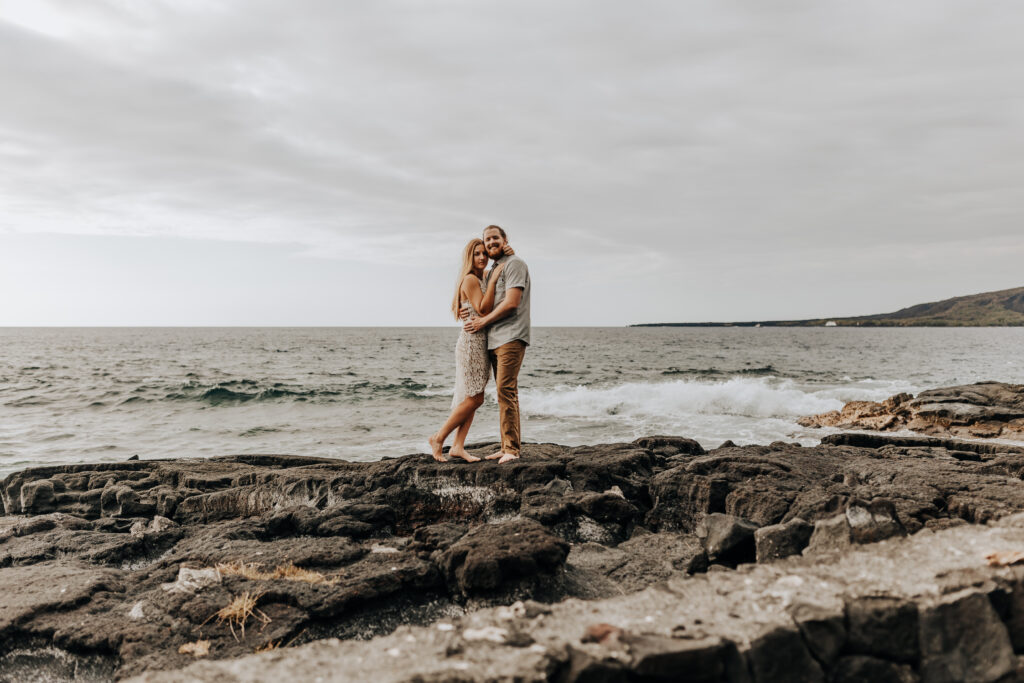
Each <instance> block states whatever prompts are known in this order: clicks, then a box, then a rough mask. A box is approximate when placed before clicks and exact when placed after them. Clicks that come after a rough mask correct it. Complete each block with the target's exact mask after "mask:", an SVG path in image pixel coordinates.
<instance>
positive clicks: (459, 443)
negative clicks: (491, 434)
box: [448, 394, 484, 462]
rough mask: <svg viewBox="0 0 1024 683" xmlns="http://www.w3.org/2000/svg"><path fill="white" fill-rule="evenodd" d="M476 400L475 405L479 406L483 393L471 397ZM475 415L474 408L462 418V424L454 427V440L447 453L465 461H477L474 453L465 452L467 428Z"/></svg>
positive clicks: (482, 399)
mask: <svg viewBox="0 0 1024 683" xmlns="http://www.w3.org/2000/svg"><path fill="white" fill-rule="evenodd" d="M471 398H472V399H474V400H475V401H476V407H477V408H479V407H480V406H481V405H483V403H484V395H483V394H478V395H477V396H473V397H471ZM475 416H476V410H474V411H473V412H472V413H470V414H469V416H468V417H467V418H466V419H465V420H463V422H462V424H460V425H459V426H458V427H456V428H455V441H453V442H452V447H451V450H449V451H448V454H449V455H451V456H454V457H456V458H462V459H463V460H465V461H466V462H478V461H479V460H480V458H478V457H476V456H475V455H470V454H469V453H467V452H466V437H467V436H469V428H470V426H471V425H472V424H473V418H474V417H475Z"/></svg>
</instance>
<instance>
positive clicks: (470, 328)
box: [462, 318, 486, 334]
mask: <svg viewBox="0 0 1024 683" xmlns="http://www.w3.org/2000/svg"><path fill="white" fill-rule="evenodd" d="M485 327H486V325H484V324H483V318H470V319H469V320H467V321H466V323H465V324H464V325H463V326H462V329H464V330H465V331H466V332H469V333H470V334H476V333H477V332H479V331H480V330H482V329H484V328H485Z"/></svg>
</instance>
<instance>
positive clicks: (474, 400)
mask: <svg viewBox="0 0 1024 683" xmlns="http://www.w3.org/2000/svg"><path fill="white" fill-rule="evenodd" d="M481 398H483V397H482V396H470V397H468V398H466V399H465V400H464V401H463V402H462V403H460V404H459V405H457V406H455V408H454V409H452V413H451V415H449V416H448V420H447V421H446V422H445V423H444V424H443V425H442V426H441V429H440V430H439V431H438V432H437V434H434V435H433V436H431V437H430V438H429V439H428V440H427V441H428V442H429V443H430V451H431V455H433V456H434V460H437V461H438V462H448V458H446V457H444V453H443V452H442V449H443V448H444V441H445V439H447V438H448V435H449V434H451V433H452V431H454V430H455V428H456V427H458V426H459V425H461V424H462V423H463V422H465V421H466V418H469V421H470V423H472V421H473V414H474V413H476V409H477V408H479V407H480V404H481V403H483V401H481V400H480V399H481ZM466 431H467V432H468V431H469V429H468V428H467V430H466Z"/></svg>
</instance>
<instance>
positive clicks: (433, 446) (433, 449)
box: [427, 434, 448, 462]
mask: <svg viewBox="0 0 1024 683" xmlns="http://www.w3.org/2000/svg"><path fill="white" fill-rule="evenodd" d="M427 442H428V443H429V444H430V454H431V455H433V456H434V460H436V461H438V462H448V458H446V457H444V453H442V452H441V449H442V448H444V442H443V441H441V439H439V438H437V434H434V435H433V436H431V437H430V438H429V439H427Z"/></svg>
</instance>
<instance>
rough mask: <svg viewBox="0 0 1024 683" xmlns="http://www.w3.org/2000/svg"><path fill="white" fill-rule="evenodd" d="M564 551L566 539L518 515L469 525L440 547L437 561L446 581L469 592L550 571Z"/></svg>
mask: <svg viewBox="0 0 1024 683" xmlns="http://www.w3.org/2000/svg"><path fill="white" fill-rule="evenodd" d="M568 554H569V544H568V543H566V542H565V541H562V540H561V539H559V538H558V537H556V536H554V535H552V534H551V533H549V532H548V531H547V530H546V529H545V528H544V527H542V526H541V525H540V524H538V523H537V522H535V521H533V520H529V519H518V520H513V521H510V522H503V523H501V524H494V525H484V526H479V527H477V528H475V529H473V530H472V531H470V532H469V533H468V534H466V535H465V536H463V537H462V538H460V539H459V540H458V541H456V542H455V543H453V544H452V545H451V546H450V547H448V548H447V549H446V550H443V551H440V555H439V556H438V563H439V564H440V566H441V569H442V571H443V572H444V574H445V577H446V578H447V580H448V582H449V585H451V586H452V587H453V588H455V589H457V590H458V591H459V592H461V593H462V594H463V595H472V594H474V593H481V592H488V591H496V590H497V589H498V588H500V587H502V586H505V585H507V584H508V583H510V582H513V581H516V580H519V579H521V578H524V577H534V576H536V575H537V574H538V573H540V572H547V573H552V572H554V571H555V570H556V569H558V568H559V567H560V566H561V565H562V564H563V563H564V562H565V557H566V555H568Z"/></svg>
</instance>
